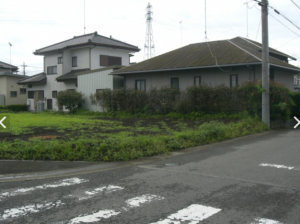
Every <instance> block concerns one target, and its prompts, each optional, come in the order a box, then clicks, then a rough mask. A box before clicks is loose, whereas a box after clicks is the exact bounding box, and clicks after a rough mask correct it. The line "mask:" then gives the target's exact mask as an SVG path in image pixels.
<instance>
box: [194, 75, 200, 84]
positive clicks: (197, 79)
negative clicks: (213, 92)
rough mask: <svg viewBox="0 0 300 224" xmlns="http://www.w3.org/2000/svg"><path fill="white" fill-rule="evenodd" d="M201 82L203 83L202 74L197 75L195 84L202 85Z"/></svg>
mask: <svg viewBox="0 0 300 224" xmlns="http://www.w3.org/2000/svg"><path fill="white" fill-rule="evenodd" d="M200 84H201V76H195V77H194V85H195V86H200Z"/></svg>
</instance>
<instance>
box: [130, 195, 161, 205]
mask: <svg viewBox="0 0 300 224" xmlns="http://www.w3.org/2000/svg"><path fill="white" fill-rule="evenodd" d="M163 199H164V197H160V196H157V195H151V194H144V195H142V196H139V197H135V198H131V199H128V200H127V201H126V204H127V205H128V206H129V207H139V206H140V204H144V203H150V202H151V201H153V200H163Z"/></svg>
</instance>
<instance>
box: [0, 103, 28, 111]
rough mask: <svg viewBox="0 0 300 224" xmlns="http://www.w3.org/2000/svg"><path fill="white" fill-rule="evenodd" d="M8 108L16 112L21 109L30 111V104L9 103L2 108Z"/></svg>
mask: <svg viewBox="0 0 300 224" xmlns="http://www.w3.org/2000/svg"><path fill="white" fill-rule="evenodd" d="M5 108H6V109H7V110H10V111H14V112H20V111H28V106H27V105H26V104H15V105H7V106H6V107H2V108H0V109H5Z"/></svg>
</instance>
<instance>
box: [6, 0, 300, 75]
mask: <svg viewBox="0 0 300 224" xmlns="http://www.w3.org/2000/svg"><path fill="white" fill-rule="evenodd" d="M0 2H1V7H0V27H1V35H0V49H1V51H0V61H3V62H6V63H10V46H9V44H8V43H11V44H12V47H11V64H13V65H15V66H18V67H19V71H23V68H22V67H21V66H20V65H21V64H23V62H25V64H26V65H28V67H26V74H27V75H34V74H37V73H38V72H41V71H42V67H43V56H35V55H33V52H34V51H35V50H36V49H39V48H43V47H46V46H48V45H52V44H55V43H57V42H61V41H64V40H67V39H70V38H73V36H79V35H82V34H84V29H83V27H84V0H51V1H49V0H26V1H24V0H9V1H7V0H0ZM148 2H149V1H146V0H126V1H124V0H109V1H108V0H105V1H102V0H85V15H86V16H85V21H86V22H85V24H86V33H92V32H95V31H97V32H98V34H100V35H103V36H107V37H109V36H110V35H112V37H113V38H116V39H118V40H121V41H124V42H127V43H129V44H132V45H135V46H138V47H139V48H140V49H141V51H140V52H138V53H135V56H134V57H132V58H131V61H132V62H140V61H142V60H143V56H144V55H143V54H144V44H145V34H146V22H145V13H146V10H145V9H146V6H147V4H148ZM245 2H246V1H245V0H228V1H224V0H207V3H206V11H207V38H208V40H209V41H213V40H223V39H231V38H234V37H236V36H242V37H247V35H248V38H249V39H252V40H256V41H258V42H261V22H260V21H261V12H260V6H258V5H257V2H255V1H251V0H248V2H249V3H248V10H247V9H246V4H245ZM293 2H294V3H295V4H296V5H298V6H299V7H300V0H269V4H270V6H272V7H273V8H275V9H277V10H278V11H279V12H280V13H281V14H282V15H284V16H286V17H287V18H288V19H290V20H291V21H292V22H293V23H295V24H296V25H297V26H298V27H300V9H299V8H297V6H296V5H295V4H294V3H293ZM150 4H151V5H152V7H153V8H152V11H153V22H152V29H153V35H154V45H155V55H160V54H163V53H166V52H168V51H171V50H174V49H176V48H179V47H181V46H185V45H188V44H192V43H198V42H203V41H204V37H205V32H204V31H205V16H204V15H205V10H204V9H205V7H204V0H197V1H196V0H195V1H194V0H184V1H183V0H180V1H179V0H172V1H171V0H151V1H150ZM247 12H248V32H247ZM269 13H270V15H269V43H270V47H273V48H275V49H277V50H280V51H282V52H284V53H286V54H289V55H291V56H293V57H295V58H297V61H291V62H290V63H291V64H294V65H296V66H299V65H300V61H299V60H300V29H298V28H297V27H295V26H293V25H292V24H291V23H290V22H288V21H287V20H286V19H284V18H283V17H282V16H280V15H278V14H276V13H275V12H274V11H273V10H272V9H270V11H269ZM180 21H182V44H181V27H180V23H179V22H180ZM247 33H248V34H247Z"/></svg>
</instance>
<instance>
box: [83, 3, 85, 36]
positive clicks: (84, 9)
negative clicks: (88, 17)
mask: <svg viewBox="0 0 300 224" xmlns="http://www.w3.org/2000/svg"><path fill="white" fill-rule="evenodd" d="M83 4H84V5H83V23H84V29H83V34H85V0H84V2H83Z"/></svg>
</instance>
